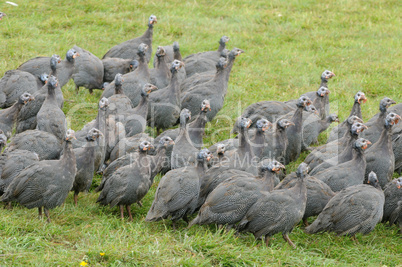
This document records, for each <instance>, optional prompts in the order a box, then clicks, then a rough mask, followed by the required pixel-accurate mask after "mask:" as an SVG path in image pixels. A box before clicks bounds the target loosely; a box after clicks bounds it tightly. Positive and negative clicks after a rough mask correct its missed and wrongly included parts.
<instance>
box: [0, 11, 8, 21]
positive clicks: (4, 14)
mask: <svg viewBox="0 0 402 267" xmlns="http://www.w3.org/2000/svg"><path fill="white" fill-rule="evenodd" d="M5 16H7V14H6V13H4V12H0V20H2V19H3V17H5Z"/></svg>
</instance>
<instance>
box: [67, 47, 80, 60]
mask: <svg viewBox="0 0 402 267" xmlns="http://www.w3.org/2000/svg"><path fill="white" fill-rule="evenodd" d="M79 56H80V54H78V52H77V51H75V49H74V48H71V49H70V50H68V51H67V54H66V58H67V60H68V61H70V62H73V61H74V59H75V58H76V57H79Z"/></svg>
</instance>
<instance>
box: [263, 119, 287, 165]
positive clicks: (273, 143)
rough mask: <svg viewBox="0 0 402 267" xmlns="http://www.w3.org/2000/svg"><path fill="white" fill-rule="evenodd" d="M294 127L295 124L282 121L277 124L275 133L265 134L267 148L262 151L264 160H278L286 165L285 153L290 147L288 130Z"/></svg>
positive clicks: (285, 120)
mask: <svg viewBox="0 0 402 267" xmlns="http://www.w3.org/2000/svg"><path fill="white" fill-rule="evenodd" d="M291 125H294V123H293V122H291V121H290V120H287V119H280V120H277V122H276V128H275V131H274V132H266V133H265V146H264V148H263V151H262V157H263V158H270V159H278V160H279V161H280V162H281V163H284V162H285V160H284V157H285V151H286V147H287V145H288V137H287V135H286V129H287V128H288V127H289V126H291Z"/></svg>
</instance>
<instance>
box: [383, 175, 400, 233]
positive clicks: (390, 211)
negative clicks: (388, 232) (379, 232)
mask: <svg viewBox="0 0 402 267" xmlns="http://www.w3.org/2000/svg"><path fill="white" fill-rule="evenodd" d="M384 195H385V202H384V214H383V217H382V222H383V223H386V222H389V224H390V225H393V224H399V229H400V233H401V234H402V177H399V178H398V179H394V180H392V181H391V182H389V183H388V184H387V185H386V186H385V188H384Z"/></svg>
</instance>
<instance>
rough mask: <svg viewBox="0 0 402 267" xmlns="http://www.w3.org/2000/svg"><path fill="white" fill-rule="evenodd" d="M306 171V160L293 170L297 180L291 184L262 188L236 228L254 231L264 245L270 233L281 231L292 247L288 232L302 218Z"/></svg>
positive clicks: (304, 201)
mask: <svg viewBox="0 0 402 267" xmlns="http://www.w3.org/2000/svg"><path fill="white" fill-rule="evenodd" d="M307 172H308V166H307V164H305V163H301V164H300V165H299V167H298V168H297V171H296V174H297V182H296V184H295V186H294V187H292V188H290V189H282V190H274V191H271V192H262V193H261V194H262V195H261V197H260V198H259V199H258V200H257V202H256V203H255V204H254V205H253V206H251V208H250V209H249V210H248V211H247V213H246V215H245V216H244V218H243V219H242V220H241V221H240V223H239V226H238V228H239V231H247V232H250V233H253V234H254V236H255V238H256V239H259V238H262V237H264V238H265V244H266V245H267V246H268V245H269V239H270V237H271V236H272V235H274V234H276V233H279V232H282V236H283V238H284V239H285V240H286V241H287V242H288V243H289V245H291V246H292V247H294V248H295V247H296V246H295V244H293V242H292V241H291V240H290V238H289V236H288V234H289V233H290V232H292V230H293V227H295V225H296V224H297V223H298V222H299V221H300V220H301V219H302V218H303V214H304V211H305V209H306V202H307V188H306V184H305V178H306V176H307Z"/></svg>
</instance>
